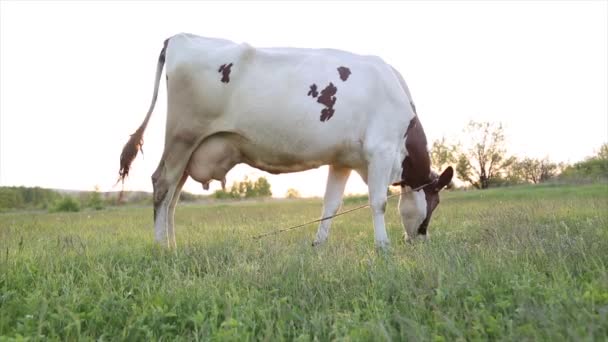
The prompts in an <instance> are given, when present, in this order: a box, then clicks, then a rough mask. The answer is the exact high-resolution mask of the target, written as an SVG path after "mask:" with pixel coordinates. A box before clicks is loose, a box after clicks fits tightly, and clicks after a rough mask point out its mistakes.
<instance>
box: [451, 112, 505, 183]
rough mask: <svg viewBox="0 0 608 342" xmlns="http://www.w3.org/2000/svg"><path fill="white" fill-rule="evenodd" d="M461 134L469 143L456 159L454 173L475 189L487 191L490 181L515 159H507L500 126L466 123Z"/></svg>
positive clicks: (503, 136) (502, 130) (500, 175)
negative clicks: (468, 139)
mask: <svg viewBox="0 0 608 342" xmlns="http://www.w3.org/2000/svg"><path fill="white" fill-rule="evenodd" d="M464 133H465V135H466V136H467V137H468V138H470V139H471V143H470V144H468V145H469V146H468V148H466V149H465V150H464V151H463V152H462V153H461V154H460V155H459V156H458V159H457V164H456V174H457V175H458V178H460V179H461V180H463V181H466V182H469V183H470V184H471V185H473V186H474V187H475V188H477V189H487V188H488V187H490V185H491V183H492V180H493V179H494V178H498V177H502V176H504V174H506V173H507V171H508V170H509V168H510V167H511V166H512V165H513V163H514V162H515V160H516V159H515V157H507V153H506V148H505V135H504V129H503V127H502V124H492V123H490V122H475V121H470V122H469V123H468V125H467V126H466V127H465V129H464Z"/></svg>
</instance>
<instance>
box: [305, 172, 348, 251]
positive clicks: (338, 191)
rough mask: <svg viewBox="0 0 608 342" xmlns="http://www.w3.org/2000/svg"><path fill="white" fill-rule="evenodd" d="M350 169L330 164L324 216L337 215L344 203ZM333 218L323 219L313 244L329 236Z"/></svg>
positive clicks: (324, 201) (316, 244) (322, 241)
mask: <svg viewBox="0 0 608 342" xmlns="http://www.w3.org/2000/svg"><path fill="white" fill-rule="evenodd" d="M350 171H351V170H350V169H345V168H339V167H335V166H331V165H330V166H329V174H328V176H327V187H326V188H325V197H324V198H323V216H321V217H322V218H323V217H329V216H332V215H335V214H336V213H337V212H338V209H340V205H342V196H343V195H344V187H345V186H346V181H347V180H348V177H349V176H350ZM331 221H332V219H328V220H324V221H321V223H320V224H319V229H318V230H317V236H316V237H315V240H314V242H313V243H312V245H313V246H318V245H320V244H322V243H324V242H325V241H326V240H327V237H328V236H329V228H330V227H331Z"/></svg>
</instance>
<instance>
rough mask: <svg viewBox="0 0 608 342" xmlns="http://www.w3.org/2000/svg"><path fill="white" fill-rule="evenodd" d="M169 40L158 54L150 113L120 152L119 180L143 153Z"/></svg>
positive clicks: (127, 173) (126, 174)
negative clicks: (138, 153) (138, 154)
mask: <svg viewBox="0 0 608 342" xmlns="http://www.w3.org/2000/svg"><path fill="white" fill-rule="evenodd" d="M168 42H169V39H167V40H165V43H164V45H163V49H162V50H161V51H160V55H159V56H158V64H157V65H156V79H155V81H154V94H153V95H152V102H151V103H150V108H149V109H148V114H146V118H145V119H144V122H142V123H141V125H140V126H139V128H137V130H136V131H135V133H133V134H131V137H130V138H129V141H128V142H127V143H126V144H125V147H123V148H122V153H121V154H120V170H119V171H118V181H122V182H123V183H124V180H125V178H126V177H127V176H128V175H129V169H130V168H131V163H132V162H133V160H134V159H135V157H136V156H137V152H139V151H142V153H143V150H142V146H143V145H144V131H145V130H146V126H147V125H148V121H149V120H150V117H151V116H152V111H154V105H155V104H156V98H157V97H158V86H159V84H160V76H161V74H162V72H163V66H164V65H165V52H166V50H167V43H168Z"/></svg>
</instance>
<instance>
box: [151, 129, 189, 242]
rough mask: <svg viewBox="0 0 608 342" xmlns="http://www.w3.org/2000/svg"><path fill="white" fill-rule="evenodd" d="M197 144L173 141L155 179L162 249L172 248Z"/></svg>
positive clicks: (156, 229)
mask: <svg viewBox="0 0 608 342" xmlns="http://www.w3.org/2000/svg"><path fill="white" fill-rule="evenodd" d="M195 147H196V143H191V142H186V141H182V140H178V139H172V140H170V141H167V142H166V144H165V151H164V152H163V157H162V159H161V162H160V164H159V165H158V168H157V169H156V171H155V172H154V174H153V175H152V185H153V188H154V237H155V239H156V241H157V242H158V243H160V244H161V245H164V246H167V247H170V244H171V238H172V236H173V235H174V230H173V211H174V209H175V203H176V202H177V198H178V197H179V192H180V191H181V187H182V185H183V181H185V179H184V171H185V170H186V165H187V164H188V160H189V159H190V155H191V154H192V152H193V150H194V149H195Z"/></svg>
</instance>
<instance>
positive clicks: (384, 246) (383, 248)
mask: <svg viewBox="0 0 608 342" xmlns="http://www.w3.org/2000/svg"><path fill="white" fill-rule="evenodd" d="M376 251H377V252H378V253H390V251H391V245H390V244H389V243H388V241H386V242H379V241H377V242H376Z"/></svg>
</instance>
